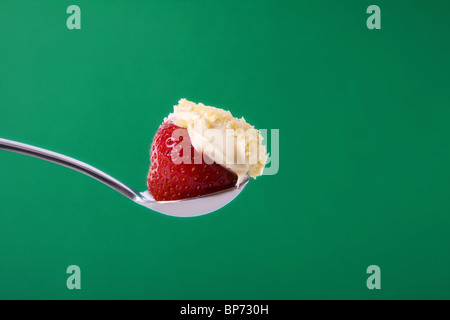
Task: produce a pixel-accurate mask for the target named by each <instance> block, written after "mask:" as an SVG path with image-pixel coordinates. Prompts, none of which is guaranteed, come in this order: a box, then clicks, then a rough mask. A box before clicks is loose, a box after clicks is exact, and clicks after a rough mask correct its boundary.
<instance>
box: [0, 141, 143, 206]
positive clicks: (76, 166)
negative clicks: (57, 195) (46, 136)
mask: <svg viewBox="0 0 450 320" xmlns="http://www.w3.org/2000/svg"><path fill="white" fill-rule="evenodd" d="M0 149H4V150H8V151H12V152H17V153H22V154H25V155H28V156H31V157H35V158H39V159H42V160H46V161H50V162H53V163H56V164H59V165H62V166H64V167H68V168H70V169H73V170H76V171H79V172H81V173H83V174H85V175H87V176H89V177H92V178H94V179H96V180H98V181H100V182H102V183H104V184H106V185H107V186H109V187H111V188H113V189H114V190H116V191H117V192H120V193H121V194H123V195H124V196H125V197H127V198H129V199H131V200H133V201H136V200H138V199H140V196H139V194H138V193H137V192H136V191H135V190H133V189H132V188H130V187H128V186H127V185H125V184H123V183H122V182H120V181H118V180H116V179H114V178H113V177H111V176H110V175H107V174H106V173H104V172H102V171H100V170H98V169H96V168H94V167H92V166H90V165H88V164H86V163H84V162H81V161H78V160H76V159H73V158H70V157H67V156H64V155H62V154H59V153H56V152H52V151H49V150H45V149H41V148H37V147H34V146H30V145H27V144H24V143H19V142H16V141H11V140H6V139H1V138H0Z"/></svg>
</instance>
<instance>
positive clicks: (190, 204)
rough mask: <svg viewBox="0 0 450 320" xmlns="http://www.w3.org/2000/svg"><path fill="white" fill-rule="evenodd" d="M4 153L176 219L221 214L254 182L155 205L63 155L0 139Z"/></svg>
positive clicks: (142, 194) (147, 197)
mask: <svg viewBox="0 0 450 320" xmlns="http://www.w3.org/2000/svg"><path fill="white" fill-rule="evenodd" d="M0 149H4V150H8V151H12V152H17V153H22V154H25V155H28V156H31V157H35V158H39V159H43V160H46V161H50V162H53V163H56V164H59V165H62V166H65V167H68V168H70V169H73V170H76V171H78V172H81V173H83V174H85V175H87V176H89V177H92V178H94V179H96V180H98V181H100V182H102V183H104V184H106V185H107V186H109V187H111V188H113V189H114V190H116V191H117V192H119V193H121V194H122V195H124V196H125V197H127V198H128V199H130V200H132V201H134V202H136V203H138V204H140V205H142V206H144V207H147V208H149V209H151V210H153V211H156V212H159V213H162V214H165V215H169V216H175V217H195V216H200V215H204V214H207V213H211V212H213V211H216V210H219V209H220V208H222V207H223V206H225V205H226V204H228V203H229V202H231V201H232V200H233V199H234V198H236V197H237V196H238V195H239V193H241V191H242V190H243V189H244V188H245V186H246V185H247V183H248V181H249V180H250V178H249V177H248V176H246V177H245V178H244V181H243V182H242V183H241V184H240V185H239V187H233V188H229V189H226V190H222V191H219V192H216V193H211V194H208V195H204V196H200V197H196V198H188V199H183V200H176V201H155V199H153V196H152V195H151V193H150V192H148V191H145V192H138V191H136V190H134V189H132V188H130V187H128V186H127V185H125V184H123V183H122V182H120V181H118V180H116V179H114V178H113V177H111V176H110V175H107V174H106V173H104V172H102V171H100V170H98V169H96V168H94V167H92V166H90V165H88V164H86V163H84V162H81V161H78V160H76V159H73V158H70V157H67V156H64V155H62V154H59V153H55V152H52V151H49V150H45V149H41V148H37V147H34V146H31V145H27V144H23V143H19V142H15V141H11V140H6V139H0Z"/></svg>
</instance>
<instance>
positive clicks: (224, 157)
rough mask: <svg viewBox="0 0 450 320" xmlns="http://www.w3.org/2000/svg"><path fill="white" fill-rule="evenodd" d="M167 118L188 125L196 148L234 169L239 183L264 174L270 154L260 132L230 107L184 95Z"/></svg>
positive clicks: (177, 123) (183, 125) (215, 160)
mask: <svg viewBox="0 0 450 320" xmlns="http://www.w3.org/2000/svg"><path fill="white" fill-rule="evenodd" d="M165 121H171V122H173V123H174V124H175V125H177V126H179V127H181V128H186V129H187V130H188V134H189V138H190V139H191V143H192V145H193V147H194V148H195V150H197V151H198V152H200V153H202V154H203V155H204V156H206V157H208V158H210V159H212V160H214V162H216V163H218V164H220V165H222V166H224V167H225V168H227V169H229V170H231V171H233V172H234V173H236V175H237V176H238V181H237V184H238V185H239V184H240V183H241V182H242V180H243V179H244V177H245V175H246V174H248V175H249V176H250V177H252V178H256V177H257V176H260V175H262V173H263V170H264V167H265V166H266V162H267V158H268V156H269V155H268V154H267V153H266V147H265V146H264V145H263V144H262V140H263V137H262V136H261V134H260V132H259V131H258V130H256V129H255V128H254V127H253V126H251V125H250V124H248V123H247V122H246V121H245V119H244V118H241V119H237V118H234V117H233V116H232V115H231V113H230V112H229V111H226V110H223V109H219V108H215V107H210V106H205V105H204V104H202V103H198V104H196V103H194V102H191V101H188V100H186V99H181V100H180V101H179V102H178V105H176V106H174V112H173V113H171V114H169V116H168V118H166V119H165Z"/></svg>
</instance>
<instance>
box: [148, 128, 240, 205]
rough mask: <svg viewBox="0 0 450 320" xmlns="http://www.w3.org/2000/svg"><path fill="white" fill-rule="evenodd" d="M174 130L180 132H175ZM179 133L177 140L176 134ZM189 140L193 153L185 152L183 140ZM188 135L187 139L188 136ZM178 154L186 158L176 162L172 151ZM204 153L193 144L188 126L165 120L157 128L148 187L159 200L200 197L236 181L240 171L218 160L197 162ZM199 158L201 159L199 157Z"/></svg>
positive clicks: (187, 141)
mask: <svg viewBox="0 0 450 320" xmlns="http://www.w3.org/2000/svg"><path fill="white" fill-rule="evenodd" d="M175 130H182V131H177V133H182V134H181V135H180V134H178V135H174V136H173V137H172V134H173V133H174V131H175ZM177 136H178V137H179V139H177V140H178V141H175V139H174V137H177ZM183 138H184V142H183V145H185V144H186V143H188V145H187V146H188V147H189V146H190V148H191V149H190V150H191V154H190V155H183V154H182V152H183V150H182V148H181V146H182V145H181V142H182V141H183ZM186 139H187V140H186ZM173 154H178V155H179V156H181V157H183V156H184V159H185V160H186V159H188V160H190V163H187V162H188V161H182V162H181V163H180V164H176V162H177V161H174V160H172V155H173ZM197 157H201V154H199V153H198V152H197V151H196V150H195V149H194V147H193V146H192V144H191V141H190V139H189V135H188V133H187V129H183V128H180V127H178V126H176V125H175V124H173V123H171V122H165V123H163V124H162V125H161V126H160V127H159V129H158V131H157V132H156V135H155V138H154V139H153V144H152V149H151V167H150V172H149V175H148V178H147V182H148V189H149V191H150V192H151V194H152V195H153V197H154V198H155V200H156V201H169V200H179V199H186V198H192V197H197V196H201V195H205V194H208V193H213V192H217V191H220V190H224V189H227V188H230V187H233V186H235V185H236V182H237V175H236V174H235V173H234V172H232V171H230V170H228V169H226V168H224V167H222V166H221V165H219V164H217V163H215V162H214V163H212V164H207V163H205V161H202V163H201V164H195V163H194V159H200V158H197ZM196 162H198V160H197V161H196Z"/></svg>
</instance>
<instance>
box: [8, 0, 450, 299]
mask: <svg viewBox="0 0 450 320" xmlns="http://www.w3.org/2000/svg"><path fill="white" fill-rule="evenodd" d="M71 4H76V5H78V6H80V8H81V30H68V29H67V27H66V19H67V18H68V17H69V14H67V13H66V9H67V7H68V6H69V5H71ZM371 4H376V5H378V6H379V7H380V8H381V28H382V29H381V30H369V29H368V28H367V27H366V20H367V18H368V17H369V15H368V14H367V13H366V9H367V7H368V6H369V5H371ZM449 10H450V5H449V4H448V3H447V2H445V1H413V0H409V1H395V3H393V1H379V0H377V1H376V2H372V1H312V0H311V1H263V0H258V1H206V0H205V1H181V0H180V1H162V0H159V1H125V0H122V1H82V0H76V1H71V2H69V1H56V0H54V1H43V0H41V1H12V0H7V1H5V0H1V1H0V137H1V138H6V139H12V140H17V141H20V142H24V143H29V144H32V145H36V146H40V147H44V148H47V149H50V150H53V151H56V152H60V153H63V154H66V155H69V156H72V157H75V158H77V159H80V160H82V161H85V162H87V163H89V164H92V165H93V166H96V167H98V168H99V169H101V170H104V171H106V172H108V173H110V174H111V175H113V176H114V177H116V178H117V179H119V180H121V181H124V182H125V183H127V184H129V185H131V186H133V187H135V188H137V189H141V190H144V189H145V188H146V174H147V170H148V166H149V148H150V144H151V141H152V139H153V135H154V133H155V131H156V129H157V128H158V126H159V124H160V123H161V122H162V120H163V118H164V117H165V116H167V114H168V113H169V112H170V111H171V110H172V106H173V105H174V104H176V103H177V101H178V100H179V99H180V98H187V99H189V100H193V101H196V102H203V103H205V104H208V105H213V106H218V107H223V108H226V109H229V110H230V111H231V112H232V113H233V115H235V116H238V117H241V116H244V117H245V119H246V120H247V121H248V122H249V123H251V124H253V125H255V126H256V127H257V128H259V129H279V130H280V170H279V172H278V174H276V175H273V176H263V177H259V178H258V179H257V180H256V181H251V183H250V184H249V185H248V186H247V188H246V189H245V190H244V192H243V193H242V194H241V195H240V196H239V197H238V198H237V199H236V200H235V201H233V202H232V203H231V204H229V205H228V206H226V207H225V208H223V209H221V210H219V211H217V212H215V213H212V214H210V215H206V216H202V217H197V218H191V219H181V218H173V217H168V216H163V215H161V214H157V213H153V212H151V211H149V210H148V209H146V208H144V207H140V206H138V205H136V204H134V203H132V202H130V201H129V200H128V199H126V198H125V197H123V196H121V195H119V194H118V193H115V192H114V191H113V190H112V189H109V188H107V187H106V186H104V185H102V184H100V183H98V182H96V181H95V180H92V179H90V178H88V177H86V176H83V175H81V174H79V173H77V172H74V171H71V170H68V169H67V168H63V167H59V166H56V165H54V164H51V163H47V162H44V161H40V160H36V159H33V158H30V157H25V156H23V155H19V154H14V153H10V152H6V151H1V150H0V167H1V170H0V298H1V299H448V298H450V293H449V289H448V288H449V285H450V272H449V268H450V254H449V241H450V235H449V226H450V197H449V191H450V167H449V163H450V150H449V137H450V126H449V120H450V109H449V108H450V82H449V74H450V63H449V57H450V44H449V37H448V34H449V20H448V12H449ZM72 264H75V265H78V266H80V268H81V287H82V289H81V290H68V289H67V287H66V279H67V277H68V276H69V275H68V274H66V269H67V267H68V266H69V265H72ZM373 264H375V265H378V266H380V268H381V290H372V291H371V290H369V289H368V288H367V287H366V280H367V277H368V274H366V269H367V267H368V266H369V265H373Z"/></svg>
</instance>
